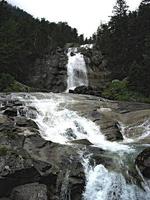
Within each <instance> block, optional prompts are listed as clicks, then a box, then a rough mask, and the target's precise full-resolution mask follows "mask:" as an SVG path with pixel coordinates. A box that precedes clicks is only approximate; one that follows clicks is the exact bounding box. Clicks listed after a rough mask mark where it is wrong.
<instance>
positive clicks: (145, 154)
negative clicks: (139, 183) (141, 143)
mask: <svg viewBox="0 0 150 200" xmlns="http://www.w3.org/2000/svg"><path fill="white" fill-rule="evenodd" d="M135 164H136V165H137V166H138V168H139V169H140V171H141V173H142V175H143V176H144V177H145V178H148V179H150V148H146V149H145V150H144V151H142V152H141V153H140V154H139V155H138V156H137V158H136V161H135Z"/></svg>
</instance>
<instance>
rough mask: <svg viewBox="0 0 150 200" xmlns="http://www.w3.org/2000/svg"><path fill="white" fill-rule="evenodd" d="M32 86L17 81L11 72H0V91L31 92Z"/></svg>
mask: <svg viewBox="0 0 150 200" xmlns="http://www.w3.org/2000/svg"><path fill="white" fill-rule="evenodd" d="M30 90H31V88H30V87H28V86H26V85H23V84H21V83H19V82H17V81H16V80H15V79H14V77H13V76H11V75H10V74H5V73H2V74H0V92H29V91H30Z"/></svg>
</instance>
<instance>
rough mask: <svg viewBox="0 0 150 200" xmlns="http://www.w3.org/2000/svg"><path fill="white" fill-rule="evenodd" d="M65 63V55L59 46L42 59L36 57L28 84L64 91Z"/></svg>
mask: <svg viewBox="0 0 150 200" xmlns="http://www.w3.org/2000/svg"><path fill="white" fill-rule="evenodd" d="M66 65H67V55H66V53H65V52H64V49H61V48H58V49H57V50H56V52H54V53H53V54H51V55H46V56H45V58H43V59H40V58H39V59H37V60H36V62H35V65H34V70H33V71H32V73H31V75H30V84H31V85H32V86H33V87H34V88H39V89H46V90H48V91H51V92H64V91H65V90H66V88H67V70H66Z"/></svg>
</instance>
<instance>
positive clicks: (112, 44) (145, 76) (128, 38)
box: [96, 0, 150, 97]
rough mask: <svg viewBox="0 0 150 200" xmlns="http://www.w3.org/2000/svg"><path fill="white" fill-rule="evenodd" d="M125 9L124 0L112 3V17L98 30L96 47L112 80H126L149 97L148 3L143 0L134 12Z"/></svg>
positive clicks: (149, 30)
mask: <svg viewBox="0 0 150 200" xmlns="http://www.w3.org/2000/svg"><path fill="white" fill-rule="evenodd" d="M127 8H128V6H127V5H126V2H125V1H124V0H117V1H116V6H115V7H114V12H113V13H114V15H113V16H112V17H111V19H110V21H109V22H108V23H107V24H101V25H100V27H99V28H98V31H97V37H96V48H97V49H100V50H101V51H102V54H103V55H104V57H105V58H106V60H107V61H108V68H109V70H110V71H111V76H112V77H111V78H112V80H113V79H119V80H122V79H124V78H125V77H128V80H129V86H130V88H131V90H134V91H137V92H138V93H142V94H143V95H144V96H147V97H149V91H150V78H149V75H150V36H149V32H150V1H149V0H143V1H142V3H141V4H140V6H139V9H138V10H137V11H133V12H127ZM140 30H142V31H140Z"/></svg>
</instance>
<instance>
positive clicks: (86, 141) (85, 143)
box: [70, 139, 92, 145]
mask: <svg viewBox="0 0 150 200" xmlns="http://www.w3.org/2000/svg"><path fill="white" fill-rule="evenodd" d="M70 143H72V144H83V145H92V143H91V142H90V141H88V140H87V139H81V140H72V141H70Z"/></svg>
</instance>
